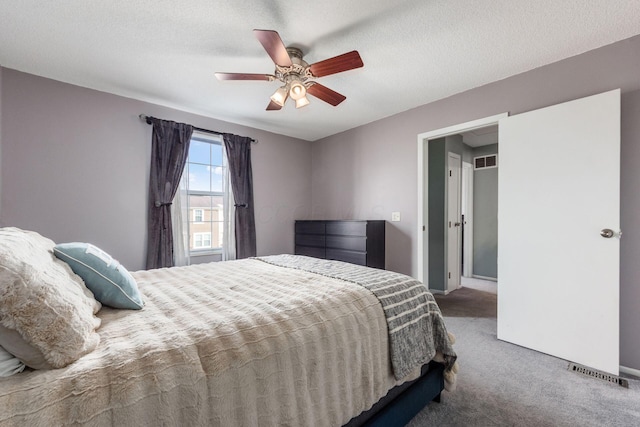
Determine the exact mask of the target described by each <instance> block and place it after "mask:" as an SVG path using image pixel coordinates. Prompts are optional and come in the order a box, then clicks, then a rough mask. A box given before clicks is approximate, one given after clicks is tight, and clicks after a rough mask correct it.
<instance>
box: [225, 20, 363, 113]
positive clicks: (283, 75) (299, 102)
mask: <svg viewBox="0 0 640 427" xmlns="http://www.w3.org/2000/svg"><path fill="white" fill-rule="evenodd" d="M253 33H254V34H255V36H256V38H257V39H258V41H259V42H260V43H261V44H262V46H263V47H264V50H266V51H267V53H268V54H269V56H270V57H271V59H272V60H273V62H274V63H275V65H276V70H275V72H274V74H243V73H216V77H217V78H218V80H265V81H269V82H272V81H274V80H279V81H281V82H282V83H284V86H282V87H280V88H278V90H276V92H275V93H274V94H273V95H272V96H271V102H270V103H269V105H268V106H267V111H273V110H279V109H281V108H282V107H284V104H285V102H286V101H287V98H291V99H293V100H294V101H295V102H296V108H301V107H304V106H306V105H309V99H308V98H307V94H308V95H313V96H315V97H316V98H319V99H321V100H323V101H324V102H327V103H329V104H331V105H333V106H334V107H335V106H336V105H338V104H340V103H341V102H342V101H344V100H345V99H347V98H346V97H345V96H344V95H341V94H339V93H338V92H336V91H333V90H331V89H329V88H328V87H326V86H323V85H321V84H320V83H318V82H316V81H315V79H317V78H318V77H324V76H328V75H331V74H336V73H341V72H343V71H348V70H353V69H354V68H360V67H362V66H363V65H364V64H363V63H362V59H361V58H360V54H359V53H358V52H357V51H355V50H353V51H351V52H348V53H344V54H342V55H338V56H335V57H333V58H329V59H325V60H324V61H320V62H316V63H314V64H311V65H309V64H307V63H306V62H305V61H304V60H303V59H302V51H301V50H300V49H298V48H295V47H285V45H284V43H283V42H282V39H281V38H280V35H279V34H278V32H277V31H273V30H253Z"/></svg>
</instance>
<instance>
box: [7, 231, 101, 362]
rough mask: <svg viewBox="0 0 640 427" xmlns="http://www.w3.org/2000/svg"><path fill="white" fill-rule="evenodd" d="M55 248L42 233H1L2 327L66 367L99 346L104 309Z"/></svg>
mask: <svg viewBox="0 0 640 427" xmlns="http://www.w3.org/2000/svg"><path fill="white" fill-rule="evenodd" d="M53 247H54V243H53V241H51V240H50V239H47V238H45V237H42V236H41V235H40V234H38V233H35V232H32V231H24V230H20V229H19V228H11V227H8V228H0V324H2V326H4V327H6V328H8V329H11V330H15V331H17V332H18V333H19V334H20V336H21V337H22V338H24V340H25V341H26V342H27V343H28V344H29V345H31V346H33V347H34V348H35V349H36V350H38V351H40V352H41V353H42V355H43V357H44V359H45V360H46V362H47V363H48V364H49V365H50V366H52V367H53V368H62V367H64V366H67V365H68V364H70V363H72V362H74V361H76V360H77V359H79V358H80V357H82V356H83V355H85V354H87V353H89V352H91V351H93V350H94V349H95V348H96V347H97V345H98V343H99V342H100V336H99V335H98V334H97V333H96V329H97V328H98V327H99V326H100V319H99V318H98V317H96V316H95V313H97V312H98V310H100V307H101V305H100V303H99V302H97V301H96V300H95V299H94V298H93V294H92V293H91V292H90V291H89V290H88V289H87V287H86V286H85V285H84V283H83V282H82V279H80V277H78V276H77V275H75V274H74V273H73V272H72V271H71V269H70V268H69V266H68V265H67V264H65V263H64V262H62V261H60V260H58V259H56V257H55V256H54V255H53Z"/></svg>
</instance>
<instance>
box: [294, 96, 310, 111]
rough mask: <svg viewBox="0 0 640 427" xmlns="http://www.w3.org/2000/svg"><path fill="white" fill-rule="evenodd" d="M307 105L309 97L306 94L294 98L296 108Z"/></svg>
mask: <svg viewBox="0 0 640 427" xmlns="http://www.w3.org/2000/svg"><path fill="white" fill-rule="evenodd" d="M307 105H309V98H307V97H306V96H303V97H302V98H299V99H296V108H302V107H306V106H307Z"/></svg>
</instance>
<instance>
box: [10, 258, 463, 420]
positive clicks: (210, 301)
mask: <svg viewBox="0 0 640 427" xmlns="http://www.w3.org/2000/svg"><path fill="white" fill-rule="evenodd" d="M55 262H60V261H59V260H55ZM1 273H2V272H1V271H0V274H1ZM132 276H133V278H134V279H135V281H136V283H137V285H138V287H139V290H140V292H141V294H142V295H143V296H144V308H143V309H142V310H137V311H136V310H119V309H113V308H109V307H106V306H102V308H101V309H100V311H98V312H97V317H98V319H99V321H100V322H99V323H100V326H99V327H98V328H97V334H98V335H99V343H98V344H97V345H96V347H95V348H94V349H92V350H91V351H89V352H88V353H86V354H84V355H82V356H81V357H80V358H79V359H78V360H76V361H74V362H73V363H71V364H69V365H68V366H66V367H63V368H61V369H51V370H29V369H27V370H25V372H22V373H20V374H17V375H13V376H11V377H8V378H2V379H0V425H2V426H4V425H7V426H8V425H66V424H83V425H95V426H122V425H154V426H157V425H166V426H173V425H190V426H191V425H193V426H198V425H202V426H212V425H216V426H217V425H220V426H227V425H228V426H240V425H245V426H254V425H291V426H298V425H318V426H341V425H350V426H354V425H363V424H367V423H368V424H370V425H375V424H376V423H378V425H389V423H390V422H395V423H396V424H400V425H402V424H404V423H405V422H406V421H408V419H410V418H411V417H412V416H413V415H414V414H415V413H416V412H417V411H419V410H420V409H421V408H422V406H424V405H425V404H426V403H428V402H429V401H431V400H432V399H436V400H437V399H439V396H440V392H441V390H442V389H443V387H444V385H445V378H446V380H447V381H448V382H449V383H450V384H453V382H454V381H455V375H454V374H453V370H454V363H455V358H456V356H455V352H454V351H453V348H452V347H451V340H450V336H449V335H448V333H447V332H446V328H445V326H444V323H443V320H442V317H441V315H440V312H439V310H438V308H437V305H436V304H435V301H434V300H433V297H432V296H431V294H429V293H428V292H427V291H426V288H424V286H423V285H421V284H420V283H419V282H416V281H415V280H413V279H411V278H409V277H408V276H404V275H399V274H396V273H391V272H386V271H384V270H376V269H371V268H367V267H361V266H355V265H351V264H346V263H342V262H337V261H326V260H317V259H314V258H308V257H301V256H294V255H281V256H271V257H262V258H252V259H245V260H238V261H228V262H219V263H210V264H202V265H193V266H189V267H174V268H170V269H158V270H149V271H138V272H134V273H132ZM420 286H422V287H421V288H420ZM374 288H380V289H377V290H376V289H374ZM400 288H406V289H409V288H411V289H413V290H412V291H410V293H411V294H412V295H415V296H414V297H411V298H408V299H412V300H414V302H415V301H422V302H421V303H419V304H417V305H415V307H418V306H420V307H418V308H415V309H412V310H414V311H415V310H417V312H418V313H420V314H418V315H417V316H415V317H414V318H412V320H411V321H410V322H412V323H411V325H410V326H409V327H405V326H401V325H400V324H394V323H393V322H394V319H391V320H389V319H390V318H393V317H394V316H389V314H391V313H390V312H387V311H389V310H393V309H401V310H404V312H406V311H407V310H406V307H403V305H402V301H400V302H396V300H395V299H394V298H395V296H394V295H396V294H397V293H398V289H400ZM392 291H393V292H392ZM376 292H377V294H376ZM416 292H417V293H416ZM385 299H386V300H387V302H391V301H392V300H393V303H390V304H389V303H388V304H386V306H392V307H391V308H389V309H387V308H383V307H386V306H385V303H384V301H385ZM0 304H2V302H1V301H0ZM0 313H1V312H0ZM398 313H400V316H399V317H403V316H404V314H402V312H396V315H395V317H396V319H395V320H397V319H398ZM2 321H3V319H2V317H0V322H2ZM5 323H6V322H5ZM415 325H422V326H421V329H416V330H417V331H421V332H420V333H419V334H415V336H404V335H409V334H408V332H407V330H409V329H411V328H413V327H414V326H415ZM5 326H6V325H5ZM425 328H426V329H425ZM392 331H394V332H393V333H391V332H392ZM425 331H427V332H428V333H425ZM420 334H422V335H420ZM400 342H401V343H400ZM399 343H400V344H399ZM403 346H404V347H403ZM407 346H409V347H411V348H409V347H407ZM394 349H395V350H394ZM416 349H417V350H416ZM414 350H416V351H414ZM407 354H408V359H409V360H404V359H407V357H406V356H407ZM434 359H436V360H438V361H439V362H436V361H434ZM407 417H408V418H407Z"/></svg>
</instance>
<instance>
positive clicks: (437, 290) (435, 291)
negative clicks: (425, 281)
mask: <svg viewBox="0 0 640 427" xmlns="http://www.w3.org/2000/svg"><path fill="white" fill-rule="evenodd" d="M429 292H431V293H432V294H434V295H435V294H438V295H448V294H449V292H451V291H449V290H446V291H441V290H440V289H429Z"/></svg>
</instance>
